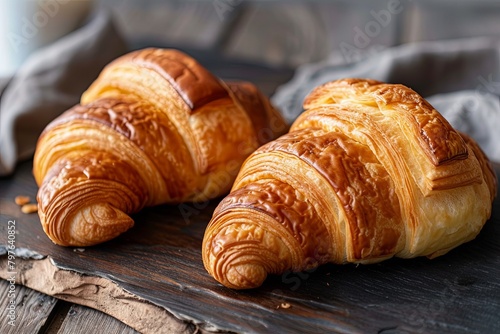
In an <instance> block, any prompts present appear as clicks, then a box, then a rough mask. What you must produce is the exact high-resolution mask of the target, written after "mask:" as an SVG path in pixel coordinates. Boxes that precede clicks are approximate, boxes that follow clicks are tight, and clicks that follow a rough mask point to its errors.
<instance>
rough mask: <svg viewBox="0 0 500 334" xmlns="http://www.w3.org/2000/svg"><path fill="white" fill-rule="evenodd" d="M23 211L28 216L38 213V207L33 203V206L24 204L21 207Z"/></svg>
mask: <svg viewBox="0 0 500 334" xmlns="http://www.w3.org/2000/svg"><path fill="white" fill-rule="evenodd" d="M21 211H22V212H23V213H26V214H29V213H34V212H37V211H38V205H36V204H33V203H31V204H24V205H23V206H22V207H21Z"/></svg>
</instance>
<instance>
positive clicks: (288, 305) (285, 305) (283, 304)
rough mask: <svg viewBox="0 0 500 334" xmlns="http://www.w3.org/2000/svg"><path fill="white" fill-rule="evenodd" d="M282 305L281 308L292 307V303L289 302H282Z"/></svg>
mask: <svg viewBox="0 0 500 334" xmlns="http://www.w3.org/2000/svg"><path fill="white" fill-rule="evenodd" d="M280 307H281V308H285V309H286V308H290V307H292V305H290V304H288V303H281V305H280Z"/></svg>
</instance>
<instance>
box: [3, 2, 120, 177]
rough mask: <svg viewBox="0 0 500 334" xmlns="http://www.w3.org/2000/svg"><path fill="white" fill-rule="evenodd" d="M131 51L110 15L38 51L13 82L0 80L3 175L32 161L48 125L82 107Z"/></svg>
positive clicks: (103, 14) (104, 14)
mask: <svg viewBox="0 0 500 334" xmlns="http://www.w3.org/2000/svg"><path fill="white" fill-rule="evenodd" d="M125 52H127V47H126V45H125V43H124V41H123V39H122V38H121V36H120V35H119V34H118V32H117V31H116V29H115V27H114V24H113V22H112V19H111V16H110V15H109V13H108V12H106V11H102V12H99V13H97V14H96V15H95V16H93V17H92V19H91V20H89V22H88V23H87V24H85V25H84V26H82V27H81V28H79V29H77V30H75V31H74V32H72V33H70V34H68V35H66V36H65V37H63V38H61V39H59V40H57V41H56V42H54V43H53V44H50V45H48V46H46V47H44V48H42V49H40V50H37V51H35V52H34V53H33V54H32V55H30V57H29V58H28V59H27V60H26V62H25V63H24V64H23V65H22V66H21V68H20V69H19V70H18V71H17V72H16V74H15V75H14V76H13V77H12V78H0V176H3V175H8V174H10V173H11V172H12V171H13V170H14V168H15V166H16V163H17V162H18V161H20V160H23V159H26V158H29V157H30V156H31V155H32V154H33V152H34V149H35V145H36V141H37V139H38V137H39V135H40V133H41V132H42V130H43V129H44V128H45V126H46V125H47V124H48V123H49V122H50V121H51V120H53V119H54V118H56V117H57V116H58V115H59V114H61V113H62V112H64V111H65V110H67V109H69V108H70V107H72V106H73V105H75V104H77V103H78V102H79V100H80V96H81V94H82V93H83V91H84V90H85V89H86V88H87V87H88V86H89V85H90V84H91V83H92V81H93V80H94V79H95V78H96V77H97V76H98V74H99V72H100V71H101V70H102V68H103V67H104V66H105V65H106V64H107V63H109V62H110V61H111V60H113V59H115V58H116V57H118V56H120V55H122V54H124V53H125Z"/></svg>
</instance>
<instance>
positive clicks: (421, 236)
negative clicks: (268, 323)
mask: <svg viewBox="0 0 500 334" xmlns="http://www.w3.org/2000/svg"><path fill="white" fill-rule="evenodd" d="M304 109H305V111H304V113H302V114H301V115H300V116H299V117H298V119H297V120H296V121H295V122H294V123H293V125H292V127H291V129H290V132H289V133H287V134H285V135H284V136H282V137H280V138H279V139H277V140H275V141H272V142H270V143H268V144H266V145H264V146H262V147H260V148H259V149H258V150H256V151H255V152H254V153H253V154H252V155H251V156H250V157H249V158H248V159H247V160H246V161H245V163H244V164H243V166H242V168H241V170H240V172H239V174H238V176H237V178H236V181H235V183H234V185H233V188H232V190H231V193H230V194H229V195H228V196H227V197H225V198H224V199H223V200H222V201H221V202H220V204H219V205H218V207H217V208H216V210H215V212H214V214H213V217H212V219H211V221H210V223H209V225H208V226H207V228H206V231H205V235H204V239H203V249H202V254H203V262H204V265H205V268H206V269H207V271H208V272H209V273H210V274H211V275H212V276H213V277H214V278H215V279H216V280H218V281H219V282H220V283H222V284H223V285H225V286H227V287H229V288H234V289H248V288H255V287H258V286H260V285H261V284H262V283H263V281H264V280H265V279H266V277H267V275H268V274H280V273H283V272H285V271H288V270H292V271H302V270H309V269H312V268H314V267H316V266H318V265H320V264H324V263H327V262H330V263H336V264H343V263H364V264H368V263H375V262H379V261H382V260H385V259H388V258H391V257H400V258H413V257H417V256H427V257H429V258H434V257H436V256H439V255H443V254H445V253H446V252H448V251H449V250H451V249H452V248H454V247H456V246H458V245H460V244H462V243H464V242H466V241H469V240H471V239H473V238H474V237H475V236H476V235H477V234H478V233H479V231H480V230H481V228H482V226H483V225H484V223H485V222H486V220H487V219H488V218H489V217H490V213H491V208H492V201H493V198H494V197H495V196H496V189H497V183H496V182H497V179H496V175H495V173H494V171H493V169H492V166H491V165H490V162H489V161H488V158H487V157H486V156H485V154H484V153H483V152H482V151H481V149H480V148H479V146H478V145H477V143H475V142H474V141H473V140H472V139H471V138H469V137H467V136H466V135H464V134H460V133H458V132H457V131H455V130H454V129H453V128H452V127H451V125H450V124H449V123H448V122H447V121H446V120H445V119H444V118H443V117H442V116H441V115H440V114H439V113H438V112H437V111H436V110H435V109H434V108H433V107H432V106H431V105H430V104H429V103H428V102H427V101H426V100H424V99H423V98H422V97H420V96H419V95H418V94H417V93H416V92H415V91H413V90H411V89H409V88H407V87H405V86H403V85H396V84H385V83H381V82H377V81H373V80H361V79H344V80H339V81H333V82H329V83H326V84H324V85H322V86H319V87H317V88H315V89H314V90H313V91H312V92H311V93H310V94H309V95H308V96H307V97H306V99H305V101H304Z"/></svg>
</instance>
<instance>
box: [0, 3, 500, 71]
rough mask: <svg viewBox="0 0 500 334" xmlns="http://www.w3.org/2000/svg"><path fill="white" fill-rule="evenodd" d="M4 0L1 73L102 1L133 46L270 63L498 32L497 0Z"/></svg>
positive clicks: (351, 56)
mask: <svg viewBox="0 0 500 334" xmlns="http://www.w3.org/2000/svg"><path fill="white" fill-rule="evenodd" d="M0 3H1V5H0V9H1V10H0V50H1V53H0V64H1V65H0V76H2V74H3V75H4V76H5V75H7V74H8V73H9V72H12V71H13V70H14V68H15V67H17V66H19V65H20V64H21V63H22V61H23V59H24V58H25V57H26V54H29V53H30V52H31V51H33V50H34V49H36V48H38V47H40V46H42V45H46V44H47V43H50V42H52V41H53V40H55V39H57V38H59V37H61V36H63V35H64V34H65V33H67V32H68V31H71V30H72V29H75V28H76V27H77V26H79V25H81V24H83V23H84V22H85V20H86V19H87V18H88V15H91V14H92V13H95V12H96V11H99V10H103V9H107V10H109V11H111V12H112V14H113V17H114V18H115V23H116V25H117V27H118V29H119V31H120V33H121V34H122V35H123V37H124V38H125V40H126V41H127V43H128V45H129V47H130V49H137V48H141V47H145V46H166V47H178V48H181V49H185V50H193V51H194V52H202V53H203V52H208V53H210V54H212V55H214V54H216V55H223V56H227V57H231V58H236V59H241V60H244V61H249V62H257V63H261V64H267V65H270V66H274V67H290V68H294V67H296V66H298V65H300V64H304V63H310V62H317V61H320V60H323V59H327V58H338V59H339V60H342V61H344V62H347V63H349V62H354V61H357V60H359V59H363V58H365V57H369V56H370V55H372V54H374V53H377V52H380V50H382V49H384V48H387V47H390V46H394V45H399V44H403V43H411V42H417V41H429V40H442V39H456V38H464V37H473V36H497V35H499V34H500V1H493V0H489V1H488V0H459V1H452V0H435V1H431V0H423V1H408V0H401V1H397V0H372V1H359V0H358V1H352V0H335V1H334V0H332V1H326V0H324V1H320V0H318V1H297V0H296V1H248V0H199V1H180V0H177V1H168V0H93V1H92V0H1V2H0ZM13 46H14V47H13ZM13 49H15V52H12V50H13Z"/></svg>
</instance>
